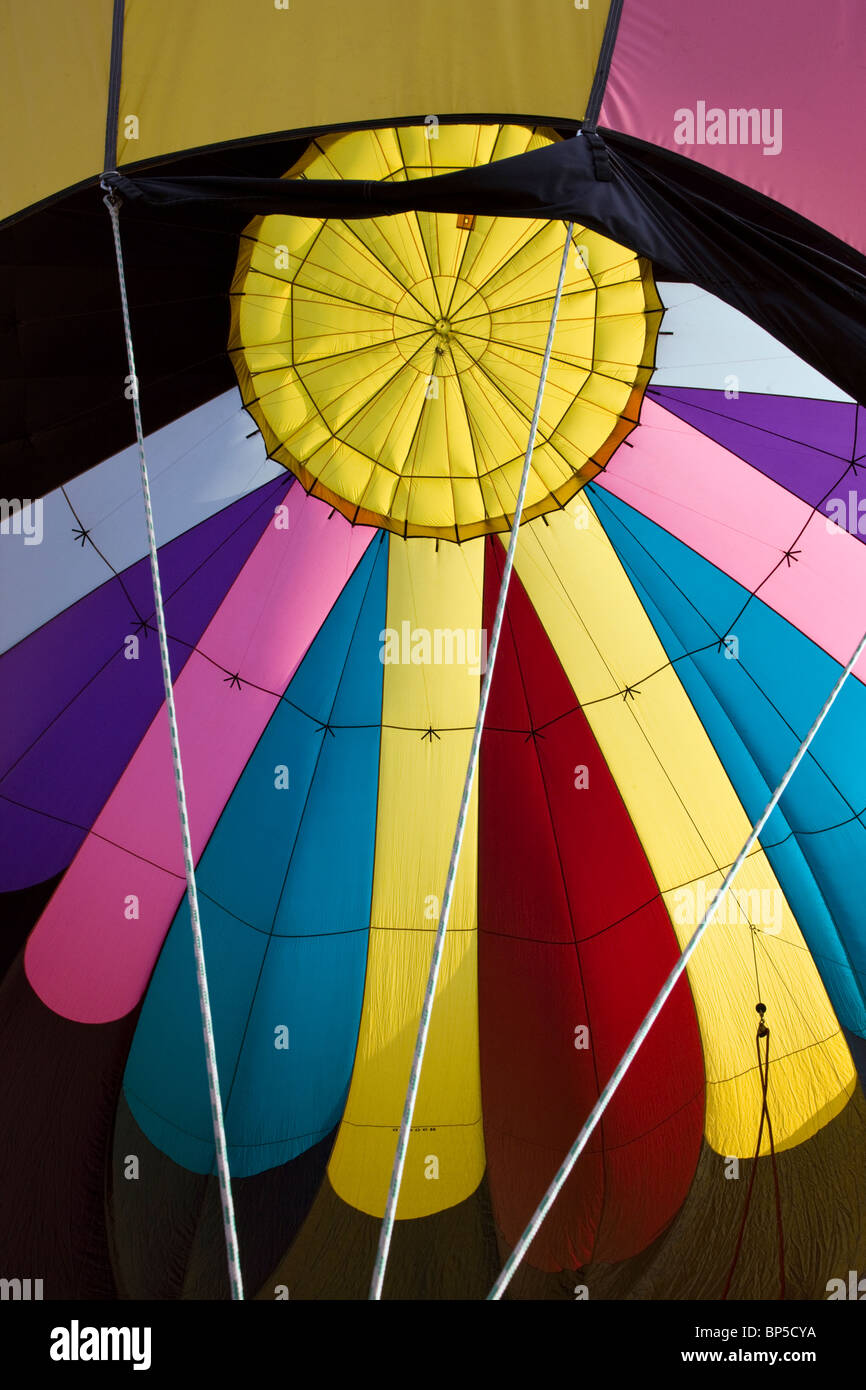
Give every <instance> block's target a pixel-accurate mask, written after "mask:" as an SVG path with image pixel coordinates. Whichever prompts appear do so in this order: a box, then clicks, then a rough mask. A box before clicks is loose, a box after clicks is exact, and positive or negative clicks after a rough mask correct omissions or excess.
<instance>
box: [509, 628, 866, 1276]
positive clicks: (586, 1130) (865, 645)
mask: <svg viewBox="0 0 866 1390" xmlns="http://www.w3.org/2000/svg"><path fill="white" fill-rule="evenodd" d="M864 649H866V632H864V634H863V636H862V637H861V638H860V641H859V642H858V644H857V647H856V649H855V651H854V655H853V656H852V657H851V660H850V661H849V662H848V664H847V666H846V667H845V669H844V670H843V671H842V673H841V675H840V676H839V679H838V680H837V681H836V684H835V685H834V686H833V689H832V690H831V691H830V694H829V695H828V697H827V699H826V701H825V703H824V706H823V708H822V710H821V712H820V714H819V715H818V717H817V719H816V720H815V722H814V724H813V725H812V727H811V729H810V730H809V732H808V734H807V735H806V737H805V738H804V739H803V742H802V743H801V744H800V747H799V748H798V749H797V752H796V754H795V755H794V760H793V762H792V763H791V765H790V767H789V768H788V771H787V772H786V773H785V775H784V777H783V778H782V780H781V782H780V783H779V785H778V787H777V788H776V790H775V791H774V792H773V795H772V796H771V797H770V800H769V801H768V802H767V805H766V806H765V808H764V810H763V812H762V814H761V816H760V818H759V819H758V820H757V821H756V822H755V824H754V825H753V826H752V829H751V832H750V834H749V837H748V839H747V840H746V843H745V844H744V845H743V848H742V849H741V850H740V852H739V854H738V855H737V857H736V859H735V860H734V862H733V864H732V865H731V867H730V869H729V870H728V874H727V877H726V878H725V880H724V882H723V883H722V886H721V887H720V888H719V891H718V892H717V893H716V895H715V897H714V898H713V900H712V902H711V903H710V906H709V909H708V911H707V913H706V915H705V917H704V919H703V921H702V922H701V923H700V925H699V927H698V928H697V930H696V932H695V934H694V936H693V937H692V939H691V941H690V942H689V943H688V945H687V946H686V948H685V950H684V951H683V953H682V955H681V956H680V958H679V960H678V961H677V963H676V965H675V966H674V968H673V970H672V971H671V973H670V975H668V978H667V979H666V980H665V983H664V984H663V985H662V988H661V990H660V991H659V994H658V996H657V998H656V1000H655V1003H654V1004H653V1005H652V1008H651V1009H650V1011H649V1013H648V1014H647V1016H646V1018H645V1019H644V1021H643V1023H642V1024H641V1026H640V1028H638V1030H637V1032H636V1033H635V1035H634V1037H633V1038H632V1040H631V1042H630V1043H629V1045H628V1047H627V1048H626V1050H625V1052H624V1053H623V1055H622V1057H621V1059H620V1061H619V1065H618V1066H617V1068H616V1071H615V1072H614V1073H613V1075H612V1076H611V1078H610V1080H609V1081H608V1083H607V1085H606V1086H605V1088H604V1090H603V1091H602V1093H601V1095H600V1096H599V1098H598V1100H597V1101H596V1103H595V1105H594V1107H593V1109H592V1111H591V1113H590V1116H589V1119H588V1120H587V1122H586V1124H585V1125H584V1127H583V1129H582V1130H581V1131H580V1134H579V1135H578V1136H577V1138H576V1139H575V1141H574V1143H573V1144H572V1146H571V1148H570V1149H569V1151H568V1154H567V1156H566V1158H565V1161H564V1162H563V1164H562V1167H561V1168H560V1169H559V1171H558V1172H557V1174H556V1177H555V1178H554V1179H553V1182H552V1183H551V1184H550V1186H549V1188H548V1189H547V1191H546V1192H545V1194H544V1196H543V1197H542V1199H541V1201H540V1202H539V1204H538V1207H537V1208H536V1210H535V1212H534V1214H533V1216H532V1218H531V1220H530V1222H529V1225H528V1226H527V1227H526V1230H525V1231H524V1232H523V1235H522V1236H521V1237H520V1239H519V1241H518V1242H517V1244H516V1245H515V1247H514V1249H513V1250H512V1252H511V1254H510V1255H509V1257H508V1259H507V1260H506V1262H505V1265H504V1266H503V1269H502V1272H501V1274H500V1275H499V1278H498V1279H497V1280H496V1283H495V1284H494V1285H493V1288H492V1289H491V1290H490V1293H489V1294H488V1295H487V1299H488V1301H490V1300H496V1299H500V1298H501V1297H502V1295H503V1293H504V1292H505V1290H506V1289H507V1288H508V1285H509V1284H510V1283H511V1279H512V1277H513V1275H514V1272H515V1270H516V1269H517V1266H518V1265H519V1264H520V1261H521V1260H522V1259H523V1256H524V1255H525V1254H526V1252H527V1250H528V1249H529V1247H530V1245H531V1244H532V1242H533V1240H534V1239H535V1236H536V1234H537V1232H538V1229H539V1227H540V1226H541V1223H542V1222H543V1220H544V1218H545V1216H546V1215H547V1213H548V1212H549V1211H550V1208H551V1207H552V1206H553V1203H554V1202H555V1201H556V1198H557V1197H558V1195H559V1193H560V1191H561V1190H562V1188H563V1186H564V1185H565V1183H566V1181H567V1179H568V1175H569V1173H570V1172H571V1170H572V1168H573V1167H574V1165H575V1163H576V1162H577V1160H578V1158H579V1157H580V1155H581V1154H582V1152H583V1150H584V1149H585V1148H586V1144H587V1141H588V1140H589V1138H590V1136H591V1134H592V1133H593V1131H594V1129H595V1128H596V1126H597V1124H598V1122H599V1120H600V1119H601V1117H602V1115H603V1114H604V1112H605V1110H606V1109H607V1107H608V1104H609V1103H610V1100H611V1098H612V1096H613V1094H614V1092H615V1091H616V1089H617V1087H618V1086H619V1084H620V1082H621V1081H622V1079H623V1077H624V1076H625V1074H626V1072H627V1071H628V1069H629V1067H630V1066H631V1064H632V1062H633V1061H634V1058H635V1056H636V1054H637V1052H638V1049H639V1048H640V1046H641V1044H642V1042H643V1041H644V1039H645V1038H646V1035H647V1033H648V1032H649V1031H650V1029H651V1028H652V1026H653V1024H654V1023H655V1021H656V1019H657V1018H658V1016H659V1014H660V1013H661V1011H662V1008H663V1007H664V1005H665V1003H666V1002H667V1000H668V998H669V997H670V995H671V993H672V991H673V989H674V987H675V985H676V983H677V980H678V979H679V978H680V976H681V975H682V973H683V971H684V970H685V968H686V965H687V964H688V961H689V959H690V957H691V955H692V953H693V952H694V950H695V949H696V947H697V945H698V942H699V941H700V939H701V937H702V936H703V934H704V932H705V931H706V929H707V927H708V926H709V925H710V922H711V921H712V919H713V916H714V915H715V912H716V909H717V907H718V906H719V903H720V902H721V901H722V899H723V897H724V896H725V894H726V893H727V891H728V889H729V888H730V886H731V884H732V883H733V881H734V878H735V877H736V875H737V873H738V872H739V870H740V867H741V866H742V864H743V861H744V860H745V858H746V855H747V854H748V853H749V850H750V849H751V848H752V845H753V844H754V843H755V841H756V840H757V838H758V836H759V835H760V833H761V831H762V830H763V828H764V826H765V825H766V823H767V821H768V820H769V819H770V816H771V815H772V813H773V811H774V810H775V808H776V806H777V805H778V803H779V800H780V799H781V796H782V794H783V792H784V790H785V788H786V787H787V785H788V783H789V782H790V780H791V778H792V777H793V775H794V773H795V772H796V770H797V768H798V767H799V765H800V761H801V759H802V758H803V757H804V755H805V753H806V750H807V749H808V747H809V744H810V743H811V742H812V740H813V738H814V737H815V735H816V734H817V732H818V730H819V729H820V727H821V725H822V724H823V722H824V720H825V719H826V717H827V715H828V714H829V712H830V709H831V707H832V705H833V703H834V701H835V699H836V697H837V695H838V694H839V691H840V690H841V689H842V686H843V685H844V684H845V682H846V680H847V679H848V677H849V676H850V674H851V672H852V670H853V669H854V667H855V666H856V664H857V662H858V660H859V659H860V656H861V654H862V652H863V651H864Z"/></svg>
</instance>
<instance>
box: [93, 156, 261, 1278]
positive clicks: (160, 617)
mask: <svg viewBox="0 0 866 1390" xmlns="http://www.w3.org/2000/svg"><path fill="white" fill-rule="evenodd" d="M101 186H102V188H104V189H105V188H107V185H106V184H105V183H104V182H103V183H102V185H101ZM103 201H104V203H105V205H106V207H107V208H108V211H109V213H110V214H111V225H112V230H113V232H114V250H115V254H116V257H117V275H118V279H119V281H120V300H121V306H122V308H123V331H124V333H125V335H126V356H127V359H128V361H129V373H130V375H129V385H130V389H131V394H132V408H133V411H134V414H135V434H136V438H137V440H138V458H139V463H140V466H141V490H142V493H143V494H144V510H145V515H146V517H147V542H148V546H149V548H150V576H151V579H152V581H153V601H154V606H155V608H156V623H157V628H158V631H159V652H160V656H161V658H162V682H163V686H164V688H165V707H166V711H167V713H168V727H169V733H170V736H171V755H172V759H173V760H174V785H175V790H176V792H177V810H178V815H179V816H180V829H181V836H182V838H183V858H184V866H185V868H186V890H187V897H188V899H189V915H190V920H191V922H192V939H193V946H194V949H195V961H196V970H197V974H198V998H199V1006H200V1008H201V1021H202V1031H203V1034H204V1048H205V1058H206V1061H207V1076H208V1087H209V1089H210V1108H211V1118H212V1120H213V1133H214V1145H215V1148H216V1157H217V1172H218V1174H219V1187H220V1202H221V1204H222V1213H223V1230H224V1233H225V1242H226V1255H227V1258H228V1268H229V1283H230V1285H231V1292H232V1298H233V1299H237V1300H240V1299H242V1298H243V1296H244V1287H243V1280H242V1278H241V1261H240V1252H239V1250H238V1236H237V1229H236V1227H235V1213H234V1204H233V1202H232V1189H231V1175H230V1173H229V1160H228V1147H227V1144H226V1134H225V1123H224V1119H223V1108H222V1100H221V1099H220V1085H219V1073H218V1071H217V1059H216V1046H215V1044H214V1034H213V1019H212V1017H211V1009H210V995H209V993H208V987H207V972H206V970H205V962H204V943H203V941H202V933H201V919H200V917H199V910H198V892H197V890H196V882H195V861H194V859H193V853H192V840H191V838H190V833H189V819H188V816H187V808H186V790H185V788H184V781H183V768H182V766H181V761H180V739H179V737H178V730H177V714H176V711H175V706H174V690H173V687H172V683H171V666H170V665H169V655H168V635H167V633H166V627H165V610H164V608H163V603H162V584H161V582H160V577H159V557H158V554H157V549H156V532H155V530H154V525H153V508H152V506H151V500H150V482H149V480H148V476H147V461H146V459H145V456H144V432H143V430H142V427H141V410H140V407H139V402H138V378H137V376H136V373H135V356H134V353H133V348H132V329H131V327H130V323H129V303H128V300H127V296H126V276H125V274H124V269H123V250H122V248H121V244H120V217H119V210H120V201H121V200H120V198H119V197H118V196H117V194H115V193H113V192H112V191H111V189H108V191H107V193H106V197H105V198H104V199H103Z"/></svg>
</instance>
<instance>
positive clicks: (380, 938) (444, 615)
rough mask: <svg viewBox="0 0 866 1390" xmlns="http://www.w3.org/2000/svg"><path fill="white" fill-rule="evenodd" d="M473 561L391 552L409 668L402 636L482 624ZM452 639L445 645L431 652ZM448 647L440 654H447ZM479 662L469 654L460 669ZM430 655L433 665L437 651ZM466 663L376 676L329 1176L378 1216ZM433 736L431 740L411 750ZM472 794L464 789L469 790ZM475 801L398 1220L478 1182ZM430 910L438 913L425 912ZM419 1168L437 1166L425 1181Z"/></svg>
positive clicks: (464, 718) (461, 745) (447, 832)
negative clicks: (374, 756) (362, 964)
mask: <svg viewBox="0 0 866 1390" xmlns="http://www.w3.org/2000/svg"><path fill="white" fill-rule="evenodd" d="M483 545H484V542H483V541H481V540H476V541H470V542H468V543H467V544H466V545H464V546H460V547H458V546H455V545H441V546H440V547H439V550H438V553H437V551H436V543H435V542H434V541H432V540H425V539H417V540H412V541H409V542H405V541H402V540H398V539H397V538H396V537H393V536H392V537H391V540H390V558H389V567H388V608H387V611H388V617H387V625H388V627H389V628H390V629H392V630H394V631H395V632H396V633H397V634H398V635H400V636H401V637H402V624H403V623H404V622H407V623H409V624H410V625H411V627H410V628H409V630H408V631H407V647H406V651H407V654H409V655H411V652H412V650H413V649H414V650H415V651H416V653H417V654H418V655H419V656H420V655H423V654H424V653H423V651H422V650H421V648H420V644H419V645H418V646H415V647H414V648H413V646H412V645H411V644H410V642H409V641H408V638H409V634H410V633H411V632H413V631H421V630H424V631H426V632H428V633H430V634H431V643H432V634H435V633H436V631H437V629H438V630H439V631H440V632H441V633H442V634H443V637H442V640H441V645H440V649H439V655H440V657H444V658H447V656H448V655H449V654H451V655H453V656H454V657H456V658H460V657H461V656H462V655H463V654H464V652H463V651H462V650H461V648H460V645H459V641H458V639H457V638H456V637H455V636H454V634H455V632H460V631H463V632H464V633H465V631H466V630H467V629H472V630H474V631H475V632H476V633H477V631H478V629H479V628H480V624H481V598H482V564H483ZM445 632H450V633H451V634H452V636H451V637H450V638H447V637H444V633H445ZM452 644H453V645H452ZM475 652H477V648H475V649H474V650H472V649H470V648H467V649H466V654H467V655H468V656H470V657H471V656H473V655H474V654H475ZM431 654H432V655H434V656H435V655H436V647H435V644H432V645H431ZM470 664H471V662H467V663H461V662H459V661H454V662H453V663H451V664H448V663H447V661H445V660H443V661H441V663H440V664H436V663H435V662H431V663H429V664H421V663H419V664H412V663H411V662H410V663H409V664H402V663H386V664H385V667H384V691H383V708H382V724H383V728H382V749H381V756H380V769H379V804H378V820H377V827H376V858H375V867H374V874H373V900H372V909H371V919H370V925H371V932H370V948H369V955H368V961H367V980H366V990H365V995H364V1007H363V1012H362V1017H361V1027H360V1032H359V1038H358V1048H357V1053H356V1057H355V1067H354V1072H353V1075H352V1084H351V1088H350V1091H349V1099H348V1102H347V1105H346V1111H345V1115H344V1119H343V1123H342V1124H341V1126H340V1130H339V1134H338V1137H337V1142H336V1145H335V1148H334V1153H333V1156H332V1158H331V1163H330V1167H329V1170H328V1172H329V1176H330V1179H331V1183H332V1185H333V1187H334V1189H335V1191H336V1192H337V1193H338V1194H339V1196H341V1197H342V1198H343V1200H344V1201H346V1202H348V1203H350V1204H351V1205H352V1206H354V1207H358V1208H359V1209H360V1210H361V1211H365V1212H368V1213H370V1214H371V1215H373V1216H382V1215H383V1214H384V1210H385V1200H386V1197H387V1192H388V1184H389V1180H390V1176H391V1168H392V1165H393V1162H394V1153H395V1149H396V1142H397V1128H398V1127H399V1124H400V1118H401V1115H402V1113H403V1103H404V1099H405V1094H406V1087H407V1085H408V1081H409V1071H410V1067H411V1063H412V1055H413V1051H414V1046H415V1036H416V1033H417V1029H418V1022H419V1019H420V1016H421V1005H422V1000H423V997H424V988H425V985H426V982H427V972H428V969H429V966H430V956H431V952H432V948H433V937H434V932H435V930H436V922H437V918H438V904H439V901H440V899H441V895H442V891H443V889H444V887H445V877H446V874H447V870H448V861H449V857H450V853H451V843H452V839H453V836H454V827H455V824H456V820H457V811H458V807H459V804H460V796H461V793H462V790H463V781H464V777H465V773H466V764H467V761H468V757H469V747H470V742H471V736H472V728H473V726H474V723H475V717H476V714H477V710H478V694H479V676H478V675H477V674H473V673H472V672H471V671H470V669H469V665H470ZM428 727H432V728H433V729H434V730H437V731H438V733H439V737H438V738H435V737H434V738H426V739H425V738H422V735H421V731H422V730H424V729H426V728H428ZM476 787H477V783H476ZM476 868H477V797H476V796H475V795H474V794H473V798H472V803H471V806H470V809H469V813H468V817H467V824H466V836H465V840H464V843H463V853H462V856H461V860H460V868H459V870H458V875H457V882H456V885H455V893H454V899H453V903H452V908H451V916H450V922H449V928H448V935H447V937H446V941H445V952H444V956H443V960H442V968H441V973H440V976H439V985H438V989H437V993H436V999H435V1001H434V1006H433V1015H432V1024H431V1029H430V1036H429V1040H428V1044H427V1052H426V1056H425V1061H424V1067H423V1070H422V1073H421V1084H420V1088H419V1093H418V1103H417V1106H416V1110H415V1119H414V1126H413V1132H412V1135H411V1138H410V1141H409V1148H408V1153H407V1159H406V1170H405V1176H404V1179H403V1186H402V1189H401V1195H400V1205H399V1210H398V1212H397V1215H398V1217H400V1218H407V1217H417V1216H427V1215H430V1214H431V1213H433V1212H436V1211H442V1210H443V1209H444V1208H446V1207H451V1206H454V1205H456V1203H458V1202H461V1201H463V1200H464V1198H466V1197H468V1196H469V1194H470V1193H472V1192H474V1191H475V1189H476V1188H477V1186H478V1183H479V1182H480V1181H481V1177H482V1174H483V1172H484V1142H483V1134H482V1127H481V1079H480V1070H479V1056H478V992H477V972H476ZM433 900H435V904H434V902H433ZM430 1159H436V1160H437V1161H438V1173H439V1175H438V1177H432V1176H430V1177H428V1176H425V1171H426V1172H431V1173H432V1171H433V1165H432V1163H430V1162H429V1160H430Z"/></svg>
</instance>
